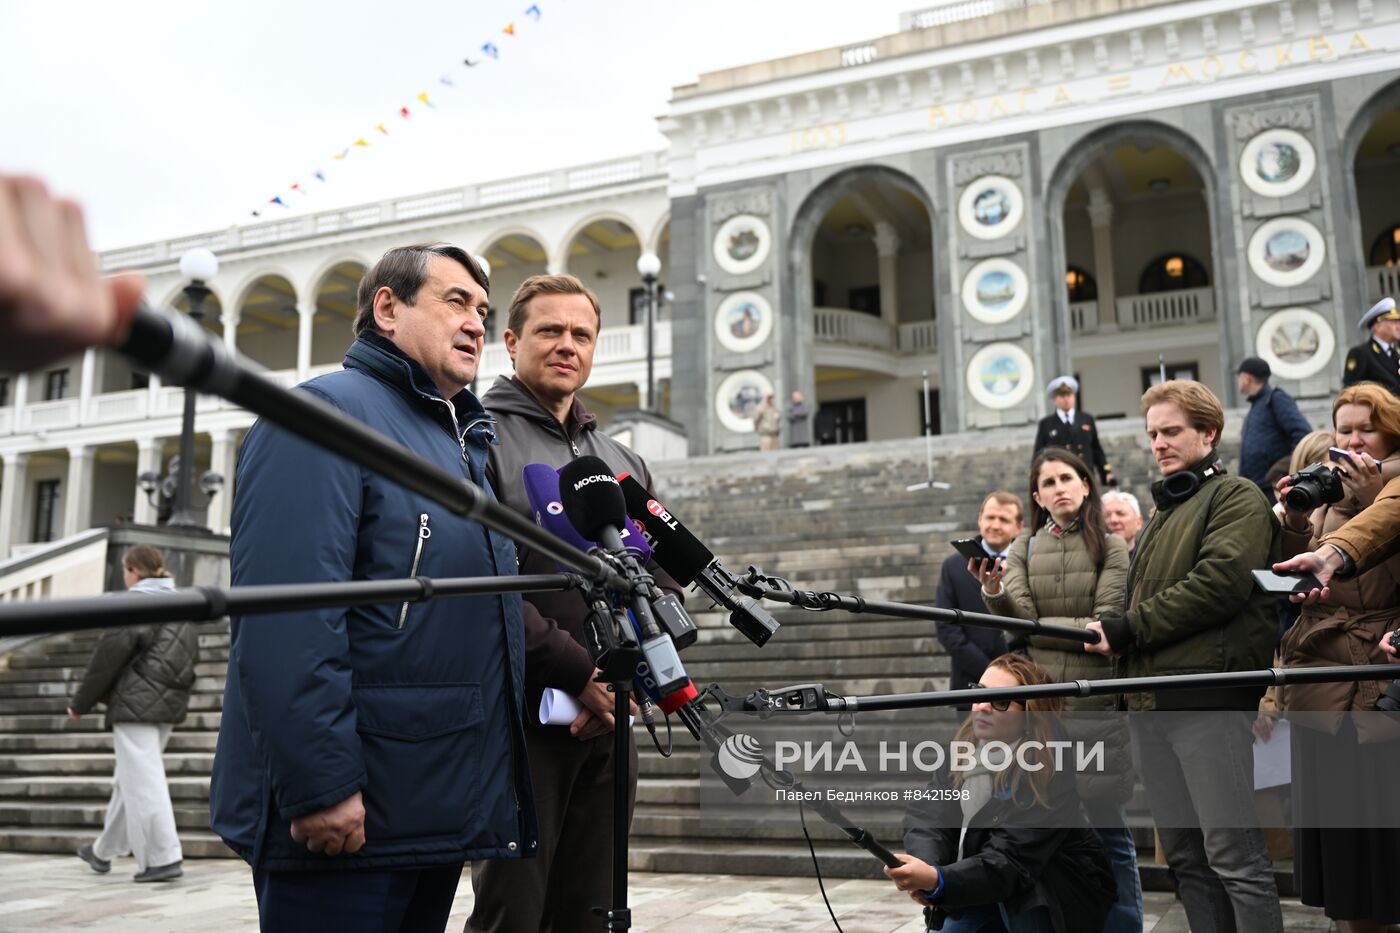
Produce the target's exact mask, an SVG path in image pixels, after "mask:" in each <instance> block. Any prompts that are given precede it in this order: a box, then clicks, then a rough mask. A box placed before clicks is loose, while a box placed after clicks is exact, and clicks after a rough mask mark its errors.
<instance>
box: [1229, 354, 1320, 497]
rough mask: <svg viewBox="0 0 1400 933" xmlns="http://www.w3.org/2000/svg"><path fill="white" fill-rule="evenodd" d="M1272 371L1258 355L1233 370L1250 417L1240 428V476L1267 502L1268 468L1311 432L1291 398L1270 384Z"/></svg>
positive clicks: (1270, 489) (1271, 490)
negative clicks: (1252, 485)
mask: <svg viewBox="0 0 1400 933" xmlns="http://www.w3.org/2000/svg"><path fill="white" fill-rule="evenodd" d="M1272 374H1273V370H1271V369H1270V368H1269V364H1268V363H1266V362H1265V361H1264V360H1261V359H1260V358H1259V357H1257V356H1247V357H1245V358H1244V359H1243V360H1241V361H1240V365H1239V368H1238V369H1237V370H1235V384H1236V386H1237V387H1238V388H1239V390H1240V395H1243V396H1244V397H1245V398H1246V399H1248V400H1249V414H1247V415H1245V416H1244V425H1243V426H1242V427H1241V428H1240V475H1241V476H1243V477H1244V478H1245V479H1247V480H1249V481H1251V482H1253V483H1254V484H1255V485H1256V486H1258V487H1259V488H1260V489H1261V490H1263V492H1264V495H1265V497H1266V498H1268V500H1269V501H1270V502H1273V501H1274V487H1273V485H1272V484H1271V483H1270V482H1269V481H1268V479H1267V477H1268V473H1269V468H1270V467H1272V466H1273V465H1274V464H1275V463H1277V462H1278V461H1279V460H1282V459H1283V458H1284V457H1287V456H1289V455H1291V454H1292V453H1293V448H1294V447H1297V446H1298V442H1299V441H1301V440H1302V439H1303V438H1304V437H1306V436H1307V434H1308V432H1309V431H1311V430H1312V425H1310V424H1308V419H1307V418H1304V417H1303V413H1302V412H1301V411H1299V410H1298V403H1297V402H1295V401H1293V396H1291V395H1289V394H1288V393H1287V392H1285V391H1283V390H1282V389H1278V388H1275V387H1274V386H1271V385H1269V376H1271V375H1272Z"/></svg>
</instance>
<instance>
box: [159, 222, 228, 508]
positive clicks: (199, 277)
mask: <svg viewBox="0 0 1400 933" xmlns="http://www.w3.org/2000/svg"><path fill="white" fill-rule="evenodd" d="M180 274H181V275H183V276H185V277H186V278H188V279H189V280H190V283H189V284H188V285H186V286H185V297H186V298H188V299H189V302H190V320H192V321H194V322H195V324H197V325H199V324H200V321H202V320H203V319H204V302H205V300H206V299H207V298H208V297H209V286H208V285H206V284H205V283H206V282H208V281H209V280H210V279H212V278H213V277H214V276H216V275H218V274H219V260H218V259H217V258H216V257H215V256H214V254H213V253H211V252H210V251H209V250H207V249H204V248H202V247H200V248H196V249H192V250H188V251H186V253H185V254H184V255H183V256H181V257H180ZM200 326H202V325H200ZM197 397H198V395H197V393H196V392H195V391H194V389H191V388H188V387H186V389H185V416H184V419H183V420H182V421H181V422H180V455H179V457H177V458H176V463H175V464H172V466H174V467H175V469H172V470H171V471H170V472H171V474H173V478H174V480H175V489H174V500H175V501H174V505H173V507H172V511H171V514H170V520H169V521H168V522H166V524H167V525H171V526H185V527H189V526H193V525H198V524H199V523H198V522H196V521H195V520H194V516H193V515H191V514H190V481H191V479H192V473H193V471H194V403H195V399H196V398H197ZM215 475H217V474H215ZM168 478H169V477H168ZM207 479H208V476H207V474H206V476H205V477H201V479H200V485H201V486H205V485H206V480H207ZM222 482H223V477H219V480H218V483H217V484H215V486H214V488H215V489H217V488H218V485H219V484H222ZM142 488H143V489H144V488H145V485H144V484H143V485H142ZM206 488H207V487H206ZM148 495H149V493H148Z"/></svg>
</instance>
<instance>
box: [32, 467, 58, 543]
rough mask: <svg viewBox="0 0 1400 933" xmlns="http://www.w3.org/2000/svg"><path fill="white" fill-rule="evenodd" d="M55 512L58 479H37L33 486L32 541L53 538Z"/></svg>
mask: <svg viewBox="0 0 1400 933" xmlns="http://www.w3.org/2000/svg"><path fill="white" fill-rule="evenodd" d="M57 513H58V480H56V479H41V480H39V482H38V483H36V484H35V486H34V536H33V541H34V543H36V544H41V543H43V542H45V541H52V540H53V526H54V517H55V516H56V515H57Z"/></svg>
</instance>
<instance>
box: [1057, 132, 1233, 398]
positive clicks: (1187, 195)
mask: <svg viewBox="0 0 1400 933" xmlns="http://www.w3.org/2000/svg"><path fill="white" fill-rule="evenodd" d="M1205 165H1207V163H1206V161H1205V157H1204V155H1203V154H1202V153H1200V152H1199V151H1198V150H1197V149H1196V148H1195V146H1194V143H1192V142H1191V141H1190V140H1189V139H1187V138H1185V137H1184V136H1180V135H1179V134H1178V133H1177V132H1176V131H1175V130H1171V129H1168V128H1166V127H1162V126H1157V125H1148V124H1143V125H1139V126H1113V127H1107V128H1105V129H1104V130H1101V131H1099V133H1098V134H1097V135H1096V137H1095V138H1091V139H1089V140H1086V141H1084V142H1081V143H1080V144H1079V145H1078V146H1076V147H1075V148H1073V149H1072V150H1071V152H1070V155H1069V156H1068V157H1067V158H1066V159H1065V161H1064V163H1063V164H1062V165H1061V166H1060V167H1059V168H1058V169H1057V170H1056V174H1055V175H1054V176H1052V177H1053V179H1054V180H1053V181H1052V183H1051V186H1050V200H1049V204H1048V207H1049V208H1050V210H1051V211H1052V214H1051V216H1054V213H1053V212H1054V211H1056V209H1057V205H1056V200H1057V199H1058V198H1063V201H1061V202H1060V204H1059V205H1058V212H1059V214H1060V216H1061V218H1062V223H1063V228H1062V230H1063V235H1062V237H1061V238H1060V243H1061V244H1062V245H1063V251H1064V252H1063V256H1062V257H1061V258H1062V260H1063V262H1064V263H1065V265H1064V266H1062V268H1065V269H1066V277H1065V284H1066V291H1065V292H1064V293H1063V295H1064V297H1063V299H1061V300H1065V301H1066V303H1067V304H1068V310H1069V314H1068V324H1069V333H1067V334H1064V333H1062V334H1060V335H1059V341H1060V342H1062V345H1068V346H1069V357H1070V359H1069V364H1070V365H1069V369H1068V371H1069V372H1072V373H1075V374H1076V375H1077V376H1078V378H1079V381H1080V386H1081V390H1080V396H1081V404H1083V406H1084V407H1085V408H1086V409H1087V410H1089V411H1092V412H1093V413H1094V414H1095V416H1097V417H1104V416H1109V417H1112V416H1123V415H1131V414H1135V413H1136V412H1135V406H1134V405H1133V404H1132V401H1131V400H1132V399H1135V398H1137V397H1138V395H1140V394H1141V392H1142V386H1143V385H1144V380H1145V379H1147V378H1148V375H1147V374H1149V371H1151V372H1155V371H1156V369H1157V367H1158V364H1159V362H1161V361H1160V360H1159V359H1158V357H1159V353H1160V351H1161V347H1162V346H1163V345H1169V346H1170V347H1172V350H1171V352H1170V353H1169V354H1168V358H1167V359H1166V360H1165V362H1166V363H1167V364H1169V365H1170V366H1171V367H1173V371H1174V372H1176V373H1177V374H1179V375H1186V376H1189V377H1191V378H1197V379H1202V380H1204V381H1206V382H1207V383H1210V384H1217V383H1219V381H1220V358H1219V357H1220V351H1219V346H1220V334H1219V325H1218V323H1217V315H1216V302H1215V289H1214V281H1215V275H1214V268H1213V264H1214V257H1213V253H1212V229H1213V228H1212V217H1211V206H1210V204H1211V202H1210V196H1211V192H1210V190H1209V183H1208V182H1207V180H1206V178H1207V176H1208V174H1209V173H1208V171H1205V170H1203V168H1202V167H1203V166H1205ZM1047 379H1048V376H1047Z"/></svg>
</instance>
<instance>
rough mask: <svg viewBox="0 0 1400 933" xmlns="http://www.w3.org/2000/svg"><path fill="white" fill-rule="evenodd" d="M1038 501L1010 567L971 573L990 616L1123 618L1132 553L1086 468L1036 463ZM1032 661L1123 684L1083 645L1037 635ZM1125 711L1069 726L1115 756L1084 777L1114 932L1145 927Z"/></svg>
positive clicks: (1044, 454)
mask: <svg viewBox="0 0 1400 933" xmlns="http://www.w3.org/2000/svg"><path fill="white" fill-rule="evenodd" d="M1030 498H1031V502H1032V503H1034V510H1033V512H1032V513H1031V521H1030V522H1029V523H1028V524H1027V525H1026V530H1025V531H1024V532H1022V533H1021V535H1020V537H1018V538H1017V539H1016V540H1015V541H1014V542H1013V543H1012V545H1011V549H1010V551H1008V552H1007V556H1006V561H1005V566H1004V567H1002V566H1001V565H1000V564H1001V562H1000V561H999V562H997V566H989V565H988V562H986V561H983V562H981V565H980V566H978V567H969V569H970V570H972V571H973V572H974V573H975V574H977V576H978V578H979V579H981V581H982V598H983V600H984V601H985V602H986V604H987V610H988V611H989V612H993V613H996V614H998V615H1007V616H1015V617H1017V618H1022V619H1039V620H1041V621H1043V622H1053V623H1056V624H1058V625H1070V626H1074V627H1075V628H1081V629H1082V628H1084V627H1085V625H1087V624H1088V623H1089V622H1092V621H1094V620H1095V619H1097V618H1099V616H1100V615H1102V614H1103V613H1104V612H1106V611H1108V610H1110V609H1113V610H1121V609H1122V608H1123V595H1124V588H1125V587H1126V585H1127V579H1128V546H1127V545H1126V544H1125V543H1124V542H1123V539H1122V538H1120V537H1118V536H1117V535H1111V534H1109V533H1108V529H1107V525H1106V524H1105V522H1104V517H1103V502H1102V500H1101V499H1100V498H1099V490H1098V485H1097V483H1096V481H1095V480H1094V477H1093V474H1092V472H1091V471H1090V470H1089V468H1088V466H1087V465H1086V464H1085V463H1084V461H1083V460H1081V459H1080V458H1079V457H1078V456H1076V455H1075V454H1074V453H1072V452H1070V451H1068V450H1065V449H1063V448H1058V447H1049V448H1046V449H1044V450H1042V451H1041V452H1040V454H1039V455H1038V456H1037V457H1036V458H1035V461H1034V462H1033V463H1032V464H1031V476H1030ZM1030 656H1031V660H1033V661H1035V663H1036V664H1039V665H1040V666H1041V667H1043V668H1044V669H1045V670H1046V672H1047V673H1048V674H1049V675H1050V679H1051V680H1052V681H1059V682H1064V681H1070V680H1081V679H1083V680H1096V679H1107V678H1111V677H1113V676H1114V669H1113V659H1112V658H1106V657H1104V656H1102V655H1098V654H1091V653H1089V652H1087V651H1085V650H1084V647H1083V645H1082V644H1081V643H1080V642H1077V641H1066V640H1064V639H1059V638H1048V637H1045V636H1031V639H1030ZM1116 706H1117V704H1116V699H1115V698H1114V697H1111V696H1107V697H1083V698H1076V699H1071V700H1068V701H1067V702H1066V704H1065V708H1066V716H1065V723H1064V725H1065V730H1066V731H1067V732H1068V733H1069V737H1070V738H1071V739H1072V740H1074V741H1077V742H1084V743H1086V744H1088V745H1092V744H1093V743H1095V742H1099V741H1102V742H1103V743H1104V748H1105V768H1104V770H1103V771H1102V772H1094V771H1085V772H1082V773H1080V774H1077V775H1076V780H1077V783H1078V785H1079V795H1080V797H1081V798H1083V801H1084V809H1085V812H1086V814H1087V815H1088V817H1089V823H1090V824H1091V825H1092V826H1094V827H1095V830H1094V831H1095V832H1096V833H1097V834H1098V836H1099V840H1100V841H1101V842H1102V843H1103V846H1104V848H1105V849H1106V850H1107V851H1108V855H1109V860H1110V861H1111V862H1112V864H1113V876H1114V880H1115V881H1116V882H1117V885H1118V902H1117V904H1115V905H1114V908H1113V910H1112V912H1110V914H1109V917H1108V922H1107V923H1106V924H1105V925H1104V931H1105V933H1120V931H1128V930H1141V929H1142V883H1141V881H1140V879H1139V877H1138V870H1137V850H1136V848H1135V847H1134V845H1133V838H1132V834H1131V832H1130V831H1129V830H1128V826H1127V816H1126V814H1125V812H1124V810H1123V805H1124V804H1125V803H1126V802H1127V801H1128V799H1129V798H1130V797H1131V796H1132V793H1133V768H1132V760H1131V753H1130V752H1129V748H1128V729H1127V725H1126V723H1125V722H1124V721H1123V720H1122V718H1121V717H1120V716H1119V715H1118V714H1117V713H1116V712H1115V711H1116ZM1075 713H1084V714H1086V715H1083V716H1076V715H1075Z"/></svg>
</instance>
